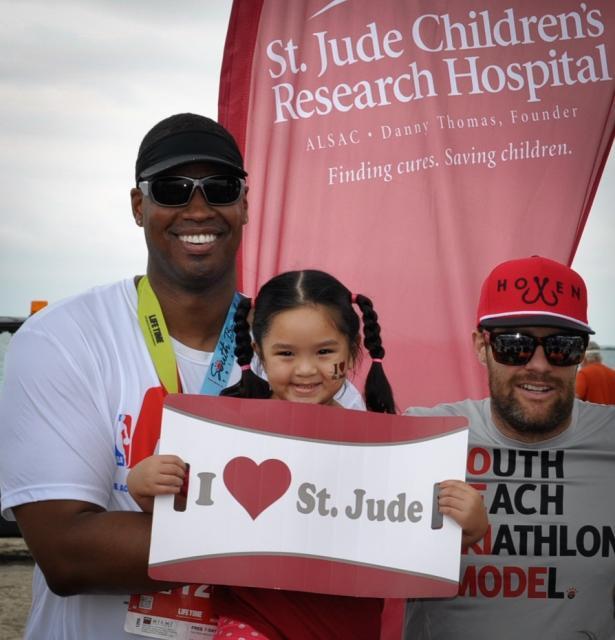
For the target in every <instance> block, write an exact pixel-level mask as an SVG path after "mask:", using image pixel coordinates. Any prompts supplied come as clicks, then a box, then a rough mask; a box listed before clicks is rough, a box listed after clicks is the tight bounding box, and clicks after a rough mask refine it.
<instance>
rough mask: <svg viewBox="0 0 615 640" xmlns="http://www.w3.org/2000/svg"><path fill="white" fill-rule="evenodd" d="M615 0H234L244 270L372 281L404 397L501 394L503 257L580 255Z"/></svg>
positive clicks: (407, 401)
mask: <svg viewBox="0 0 615 640" xmlns="http://www.w3.org/2000/svg"><path fill="white" fill-rule="evenodd" d="M614 35H615V5H613V3H612V2H606V1H595V0H594V1H590V2H578V1H573V0H551V1H549V2H541V3H536V2H533V1H530V0H525V1H520V0H517V1H516V2H510V1H508V0H507V1H506V2H502V1H499V0H498V1H489V2H487V1H486V0H483V2H482V4H481V3H480V2H479V3H478V4H477V3H476V2H467V1H465V0H464V1H462V0H460V1H459V2H455V3H452V2H444V1H429V2H426V1H418V0H406V1H405V2H404V1H401V0H396V1H394V2H393V1H389V2H379V3H374V2H366V1H362V0H337V1H333V2H328V3H327V2H326V0H293V2H288V1H287V0H262V1H261V2H257V1H255V0H249V1H248V0H235V3H234V5H233V13H232V16H231V24H230V27H229V33H228V38H227V44H226V49H225V57H224V62H223V71H222V78H221V91H220V118H221V120H222V121H223V122H224V123H225V124H226V125H227V126H228V127H229V128H230V129H231V130H232V131H233V132H234V133H235V134H236V135H237V137H238V139H239V140H240V143H241V144H242V145H243V147H244V149H245V160H246V166H247V168H248V170H249V172H250V176H249V185H250V197H249V200H250V223H249V225H248V227H247V229H246V232H245V236H244V238H245V239H244V244H243V255H242V271H243V287H244V290H245V291H246V292H247V293H248V294H253V293H254V292H255V291H256V290H257V289H258V287H259V286H260V285H261V284H262V283H263V282H264V281H266V280H267V279H268V278H270V277H271V276H272V275H274V274H276V273H278V272H280V271H284V270H287V269H300V268H321V269H324V270H326V271H329V272H331V273H333V274H334V275H336V276H337V277H339V278H340V279H341V280H342V281H343V282H344V283H345V284H347V285H348V286H349V288H351V289H352V290H354V291H357V292H361V293H364V294H366V295H368V296H371V297H373V299H374V301H375V308H376V310H377V311H378V314H379V316H380V318H381V320H382V326H383V335H384V338H385V348H386V350H387V355H386V360H385V366H386V370H387V373H388V374H389V376H390V378H391V380H392V382H393V385H394V388H395V393H396V398H397V401H398V403H399V405H400V407H401V408H404V407H405V406H407V405H416V404H432V403H435V402H437V401H441V400H444V399H446V400H457V399H460V398H464V397H468V396H470V397H479V396H482V395H484V393H485V391H486V389H485V388H484V386H483V382H482V380H483V376H482V373H481V372H480V370H479V366H478V365H477V364H476V363H475V358H474V356H473V354H472V353H471V345H470V340H469V334H470V332H471V330H472V329H473V327H474V325H475V305H476V302H477V298H478V292H479V288H480V284H481V282H482V280H483V278H484V277H485V275H486V274H487V272H488V271H489V270H490V269H491V268H492V267H493V266H494V265H495V264H496V263H498V262H501V261H503V260H505V259H509V258H513V257H519V256H524V255H530V254H541V255H544V256H547V257H551V258H554V259H558V260H561V261H563V262H568V263H570V262H571V260H572V258H573V256H574V252H575V249H576V246H577V244H578V241H579V238H580V235H581V232H582V230H583V226H584V224H585V221H586V218H587V215H588V212H589V208H590V206H591V202H592V199H593V194H594V192H595V189H596V186H597V183H598V180H599V178H600V174H601V171H602V167H603V165H604V162H605V159H606V156H607V153H608V150H609V146H610V143H611V141H612V137H613V130H614V123H615V110H614V103H613V96H614V89H615V82H614V80H613V73H614V72H615V53H614V50H613V41H614Z"/></svg>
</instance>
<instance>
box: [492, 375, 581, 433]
mask: <svg viewBox="0 0 615 640" xmlns="http://www.w3.org/2000/svg"><path fill="white" fill-rule="evenodd" d="M523 382H526V383H530V384H540V383H544V384H548V385H550V386H552V387H553V388H555V389H556V390H559V391H563V393H560V394H559V395H558V396H557V397H556V398H555V399H554V401H553V402H552V403H551V404H550V406H549V410H548V412H547V413H546V414H545V413H544V412H543V413H542V414H540V415H538V414H536V415H533V414H532V412H531V411H530V410H529V409H526V408H525V407H524V406H523V404H522V403H521V402H520V401H519V400H517V398H515V395H514V389H515V383H514V382H513V381H510V382H509V385H510V389H509V390H507V389H505V388H504V385H503V384H500V381H499V380H498V379H497V376H492V375H490V376H489V391H490V392H491V408H492V410H493V411H494V413H495V414H497V415H498V417H499V418H500V419H501V420H502V421H503V422H504V423H506V424H507V425H508V426H509V427H510V428H511V429H512V430H514V431H516V432H517V433H521V434H529V433H535V434H549V433H551V432H553V431H557V430H558V428H559V427H561V425H562V424H563V423H565V422H566V421H567V420H568V419H569V418H570V415H571V414H572V408H573V405H574V387H573V386H570V388H564V387H563V386H562V383H561V381H559V380H552V379H549V378H548V377H547V378H546V379H545V377H538V376H536V377H535V378H532V377H531V376H530V377H529V378H528V377H527V376H524V378H523Z"/></svg>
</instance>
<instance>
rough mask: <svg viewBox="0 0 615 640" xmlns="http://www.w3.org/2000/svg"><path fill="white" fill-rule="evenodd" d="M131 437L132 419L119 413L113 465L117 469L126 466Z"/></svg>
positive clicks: (125, 414)
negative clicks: (115, 465)
mask: <svg viewBox="0 0 615 640" xmlns="http://www.w3.org/2000/svg"><path fill="white" fill-rule="evenodd" d="M131 437H132V417H131V416H130V415H128V414H127V413H120V414H119V415H118V417H117V424H116V429H115V463H116V464H117V466H118V467H125V466H127V465H128V461H129V460H130V442H131Z"/></svg>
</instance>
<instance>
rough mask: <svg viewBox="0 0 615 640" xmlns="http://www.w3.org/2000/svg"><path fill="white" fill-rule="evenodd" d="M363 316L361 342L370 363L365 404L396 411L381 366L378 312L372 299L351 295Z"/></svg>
mask: <svg viewBox="0 0 615 640" xmlns="http://www.w3.org/2000/svg"><path fill="white" fill-rule="evenodd" d="M352 299H353V302H356V304H357V306H358V307H359V309H361V315H362V316H363V336H364V339H363V344H364V345H365V348H366V349H367V351H368V353H369V355H370V357H371V359H372V364H371V367H370V368H369V372H368V373H367V378H366V380H365V404H366V406H367V408H368V410H369V411H375V412H377V413H396V411H395V400H394V399H393V391H392V389H391V385H390V384H389V381H388V379H387V377H386V374H385V373H384V369H383V367H382V358H384V347H383V346H382V341H381V339H380V325H379V324H378V314H377V313H376V312H375V311H374V306H373V305H372V301H371V300H370V299H369V298H368V297H366V296H364V295H361V294H357V295H355V296H353V297H352Z"/></svg>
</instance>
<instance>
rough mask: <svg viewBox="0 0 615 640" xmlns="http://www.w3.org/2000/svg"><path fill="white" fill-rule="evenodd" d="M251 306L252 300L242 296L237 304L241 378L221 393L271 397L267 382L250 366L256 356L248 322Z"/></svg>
mask: <svg viewBox="0 0 615 640" xmlns="http://www.w3.org/2000/svg"><path fill="white" fill-rule="evenodd" d="M251 306H252V300H251V299H250V298H242V299H241V301H240V302H239V305H238V306H237V311H235V319H234V320H235V325H234V329H235V358H236V359H237V364H239V366H240V367H241V380H240V381H239V382H238V383H237V384H234V385H233V386H231V387H228V388H227V389H224V390H223V391H222V393H221V394H220V395H222V396H231V397H233V398H269V397H270V396H271V390H270V389H269V385H268V384H267V382H266V381H265V380H263V379H262V378H261V377H259V376H257V375H256V374H255V373H254V371H252V368H251V367H250V363H251V362H252V358H253V357H254V351H253V350H252V336H251V335H250V324H249V323H248V315H249V313H250V307H251Z"/></svg>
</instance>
